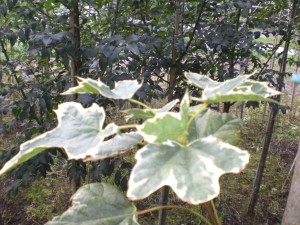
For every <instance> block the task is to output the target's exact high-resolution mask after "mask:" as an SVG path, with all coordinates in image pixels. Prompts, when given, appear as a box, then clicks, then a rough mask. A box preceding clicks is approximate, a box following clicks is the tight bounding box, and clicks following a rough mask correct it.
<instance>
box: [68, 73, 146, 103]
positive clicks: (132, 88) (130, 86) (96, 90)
mask: <svg viewBox="0 0 300 225" xmlns="http://www.w3.org/2000/svg"><path fill="white" fill-rule="evenodd" d="M78 80H79V82H78V86H76V87H72V88H70V89H69V90H68V91H66V92H64V93H63V94H65V95H66V94H75V93H90V94H100V95H102V96H104V97H106V98H112V99H129V98H131V97H132V96H133V95H134V93H135V92H136V91H137V90H138V89H139V88H140V87H141V86H142V83H140V84H139V83H138V81H137V80H123V81H119V82H116V83H115V88H114V89H110V88H109V86H107V85H106V84H104V83H102V82H101V81H100V80H98V81H97V80H93V79H91V78H81V77H78Z"/></svg>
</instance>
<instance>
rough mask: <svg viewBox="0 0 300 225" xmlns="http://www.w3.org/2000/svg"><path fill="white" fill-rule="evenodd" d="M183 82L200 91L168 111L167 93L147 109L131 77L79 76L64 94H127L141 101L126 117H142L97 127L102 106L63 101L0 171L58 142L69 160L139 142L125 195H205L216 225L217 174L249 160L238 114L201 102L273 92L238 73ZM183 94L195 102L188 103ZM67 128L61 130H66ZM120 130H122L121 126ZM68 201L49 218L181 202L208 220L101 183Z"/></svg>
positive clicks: (112, 218)
mask: <svg viewBox="0 0 300 225" xmlns="http://www.w3.org/2000/svg"><path fill="white" fill-rule="evenodd" d="M185 76H186V78H187V80H188V82H189V83H190V84H192V85H194V86H196V87H198V88H201V89H203V91H202V96H201V98H196V97H190V96H189V93H188V91H186V94H185V95H184V97H183V99H182V100H181V102H180V107H179V108H180V111H179V112H170V110H171V109H172V108H173V107H174V106H175V105H176V104H177V103H178V100H174V101H172V102H170V103H168V104H166V105H165V106H164V107H162V108H160V109H152V108H150V107H149V106H147V105H145V104H144V103H142V102H139V101H137V100H135V99H133V98H132V97H133V95H134V93H135V92H136V91H137V90H138V89H139V88H140V87H141V85H142V84H139V83H138V82H137V81H135V80H127V81H120V82H117V83H115V87H114V89H110V88H109V87H108V86H106V85H105V84H103V83H102V82H101V81H100V80H99V81H95V80H92V79H83V78H80V79H79V85H78V86H77V87H73V88H71V89H69V90H68V91H67V92H65V93H64V94H74V93H91V94H101V95H102V96H104V97H106V98H110V99H127V100H129V101H130V102H132V103H135V104H138V105H140V106H141V107H143V108H142V109H140V108H133V109H128V110H126V111H125V112H126V113H127V118H128V119H129V118H136V119H140V120H142V121H143V122H142V123H141V124H126V125H122V126H118V125H116V124H115V123H110V124H108V125H107V126H106V127H104V128H103V125H104V120H105V112H104V109H103V108H102V107H99V106H98V105H96V104H93V105H92V106H91V107H89V108H83V107H82V106H81V105H80V104H79V103H75V102H68V103H63V104H61V105H60V106H59V108H58V109H57V110H56V114H57V116H58V121H59V123H58V126H57V127H56V128H55V129H53V130H51V131H48V132H46V133H44V134H42V135H40V136H38V137H36V138H34V139H32V140H31V141H28V142H25V143H23V144H22V145H21V147H20V149H21V150H20V152H19V153H18V154H17V155H16V156H15V157H14V158H12V159H11V160H10V161H8V162H7V163H6V164H5V165H4V167H3V168H2V170H1V171H0V175H1V174H3V173H5V172H6V171H8V170H10V169H12V168H14V167H16V166H18V165H19V164H21V163H22V162H24V161H26V160H28V159H29V158H31V157H33V156H35V155H36V154H38V153H40V152H42V151H44V150H46V149H47V148H52V147H61V148H64V149H65V151H66V153H67V155H68V157H69V159H82V160H83V161H97V160H100V159H104V158H107V157H113V156H114V155H116V154H120V153H122V152H124V151H126V150H129V149H132V147H133V146H135V145H137V144H139V145H140V146H142V147H141V148H140V149H139V150H138V151H137V153H136V155H135V157H136V159H137V162H136V165H135V166H134V167H133V170H132V172H131V176H130V179H129V183H128V191H127V197H128V198H129V199H130V200H140V199H144V198H146V197H148V196H149V195H150V194H152V193H153V192H155V191H156V190H158V189H159V188H161V187H162V186H165V185H168V186H170V187H171V188H172V189H173V191H174V192H175V193H176V194H177V196H178V197H179V198H180V199H181V200H183V201H185V202H187V203H189V204H193V205H196V204H201V203H204V202H208V201H211V205H212V210H213V214H214V216H215V220H216V221H217V222H216V223H217V224H219V223H220V222H219V219H218V216H217V212H216V209H215V207H214V203H213V201H212V199H214V198H215V197H216V196H217V195H218V194H219V191H220V190H219V189H220V187H219V181H218V180H219V177H220V176H221V175H223V174H224V173H239V172H240V171H241V170H242V169H243V168H245V166H246V165H247V163H248V161H249V154H248V152H246V151H243V150H241V149H239V148H238V147H236V146H235V145H237V144H238V142H239V137H238V130H239V127H240V121H239V120H238V119H236V118H234V117H233V116H231V115H229V114H226V113H218V112H214V111H212V110H210V109H208V105H209V104H212V103H220V102H230V101H263V100H267V101H272V100H271V99H268V97H270V96H273V95H277V94H279V93H278V92H277V91H274V90H272V89H270V88H269V87H268V86H267V84H265V83H261V82H257V81H253V80H250V79H248V78H249V77H250V76H246V75H245V76H238V77H236V78H234V79H231V80H228V81H226V82H223V83H219V82H216V81H213V80H211V79H210V78H208V77H207V76H203V75H199V74H196V73H185ZM190 100H193V101H195V102H200V103H201V104H198V105H195V106H190ZM66 131H67V132H66ZM124 131H125V132H124ZM72 200H73V206H72V207H71V209H70V210H68V211H66V212H65V213H64V214H63V215H62V216H60V217H55V218H54V219H53V221H50V222H49V223H48V224H71V223H72V221H77V222H78V221H81V222H85V224H109V225H111V224H123V225H124V224H138V222H137V216H138V215H142V214H145V213H148V212H152V211H155V210H158V209H161V208H167V209H170V208H172V209H180V210H183V211H186V212H188V213H192V214H194V215H195V216H196V217H198V218H199V219H200V220H203V221H204V222H205V223H207V224H212V223H211V222H209V220H208V219H206V218H205V217H204V216H203V215H201V214H199V213H197V212H195V211H193V210H191V209H190V208H185V207H183V206H158V207H154V208H150V209H146V210H143V211H137V210H136V208H135V206H134V204H133V203H131V202H129V201H128V200H127V199H126V198H125V197H124V196H123V194H122V193H121V192H119V191H118V190H116V189H115V188H114V187H112V186H110V185H108V184H105V183H94V184H88V185H85V186H83V187H82V188H80V189H79V190H78V192H77V193H76V194H75V195H74V196H73V198H72Z"/></svg>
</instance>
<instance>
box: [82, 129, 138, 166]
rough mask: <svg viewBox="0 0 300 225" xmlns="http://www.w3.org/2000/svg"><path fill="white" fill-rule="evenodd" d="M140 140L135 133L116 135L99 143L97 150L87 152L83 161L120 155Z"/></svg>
mask: <svg viewBox="0 0 300 225" xmlns="http://www.w3.org/2000/svg"><path fill="white" fill-rule="evenodd" d="M142 140H143V137H142V136H141V135H139V134H138V133H137V132H130V133H121V134H117V135H116V136H114V137H113V138H111V139H109V140H108V141H104V142H101V143H100V144H99V145H98V146H97V149H95V148H94V149H90V150H88V151H87V152H86V158H85V159H84V161H97V160H99V159H103V158H106V157H107V156H110V157H111V156H114V155H116V154H120V152H121V151H126V150H128V149H129V148H131V147H132V146H134V145H136V144H138V143H139V142H140V141H142Z"/></svg>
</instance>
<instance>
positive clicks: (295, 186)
mask: <svg viewBox="0 0 300 225" xmlns="http://www.w3.org/2000/svg"><path fill="white" fill-rule="evenodd" d="M295 161H296V163H295V169H294V175H293V179H292V184H291V188H290V193H289V197H288V201H287V204H286V208H285V211H284V215H283V220H282V225H296V224H300V201H299V199H300V188H299V187H300V143H299V147H298V153H297V156H296V159H295Z"/></svg>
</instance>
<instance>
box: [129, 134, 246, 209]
mask: <svg viewBox="0 0 300 225" xmlns="http://www.w3.org/2000/svg"><path fill="white" fill-rule="evenodd" d="M136 159H137V163H136V165H135V166H134V168H133V170H132V173H131V176H130V179H129V189H128V192H127V197H128V198H129V199H131V200H138V199H144V198H146V197H147V196H149V195H150V194H152V193H153V192H155V191H157V190H158V189H159V188H161V187H163V186H165V185H167V186H170V187H171V188H172V189H173V191H174V192H175V193H176V194H177V196H178V197H179V198H180V199H181V200H183V201H185V202H188V203H190V204H200V203H203V202H206V201H209V200H211V199H213V198H215V197H216V196H217V195H218V194H219V191H220V186H219V177H220V176H221V175H222V174H224V173H238V172H240V171H241V170H242V169H243V168H244V167H245V166H246V165H247V163H248V161H249V154H248V152H246V151H242V150H240V149H239V148H237V147H235V146H232V145H230V144H227V143H225V142H222V141H221V140H219V139H218V138H216V137H213V136H208V137H205V138H200V139H197V140H195V141H194V142H192V143H190V144H188V145H185V146H184V145H181V144H179V143H177V142H172V141H169V142H168V144H166V143H165V144H160V145H159V144H147V145H146V146H144V147H143V148H142V149H141V150H139V151H138V152H137V154H136Z"/></svg>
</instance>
